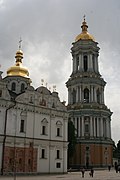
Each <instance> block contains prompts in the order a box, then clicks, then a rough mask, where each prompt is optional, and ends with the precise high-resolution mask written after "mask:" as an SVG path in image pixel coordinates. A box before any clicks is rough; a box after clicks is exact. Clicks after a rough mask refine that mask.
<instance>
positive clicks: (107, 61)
mask: <svg viewBox="0 0 120 180" xmlns="http://www.w3.org/2000/svg"><path fill="white" fill-rule="evenodd" d="M84 15H86V22H87V24H88V32H89V33H90V34H92V35H93V36H94V38H95V40H96V42H98V46H99V47H100V51H99V58H98V61H99V71H100V74H101V75H102V77H103V78H104V80H105V81H106V82H107V84H106V87H105V104H106V105H107V107H108V108H110V110H111V111H112V112H113V115H112V118H111V127H112V139H113V140H114V141H115V143H117V142H118V140H120V82H119V78H120V70H119V67H120V1H119V0H104V1H101V0H17V1H16V0H0V65H1V67H0V70H1V71H3V77H5V76H6V71H7V69H8V68H9V67H11V66H13V65H14V64H15V58H14V57H15V53H16V51H17V50H18V47H19V40H20V37H21V38H22V44H21V49H22V51H23V53H24V59H23V65H24V66H26V67H27V68H28V69H29V74H30V75H29V77H30V78H31V80H32V86H34V87H35V88H37V87H39V86H41V79H44V86H47V87H48V89H50V90H51V91H52V90H53V86H54V85H56V90H57V91H58V92H59V96H60V100H61V101H63V100H65V101H66V102H67V96H68V95H67V93H68V92H67V88H66V85H65V83H66V82H67V80H68V78H69V77H70V74H71V72H72V56H71V47H72V43H73V42H74V41H75V37H76V36H77V35H78V34H80V33H81V24H82V21H83V16H84Z"/></svg>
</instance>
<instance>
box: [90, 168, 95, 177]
mask: <svg viewBox="0 0 120 180" xmlns="http://www.w3.org/2000/svg"><path fill="white" fill-rule="evenodd" d="M93 174H94V169H93V168H91V170H90V176H91V177H93Z"/></svg>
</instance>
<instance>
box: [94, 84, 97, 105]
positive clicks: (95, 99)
mask: <svg viewBox="0 0 120 180" xmlns="http://www.w3.org/2000/svg"><path fill="white" fill-rule="evenodd" d="M94 101H95V102H97V96H96V88H95V87H94Z"/></svg>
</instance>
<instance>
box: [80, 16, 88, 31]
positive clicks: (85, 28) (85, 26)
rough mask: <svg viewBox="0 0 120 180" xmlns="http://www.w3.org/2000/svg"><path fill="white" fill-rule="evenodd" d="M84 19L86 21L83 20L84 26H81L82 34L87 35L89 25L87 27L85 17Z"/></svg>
mask: <svg viewBox="0 0 120 180" xmlns="http://www.w3.org/2000/svg"><path fill="white" fill-rule="evenodd" d="M83 18H84V19H83V22H82V26H81V28H82V32H84V33H87V28H88V25H87V23H86V21H85V15H84V16H83Z"/></svg>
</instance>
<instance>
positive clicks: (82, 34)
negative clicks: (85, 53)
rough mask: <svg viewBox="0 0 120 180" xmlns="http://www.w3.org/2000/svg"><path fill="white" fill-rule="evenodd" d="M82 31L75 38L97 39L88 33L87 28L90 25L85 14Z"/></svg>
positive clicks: (76, 39) (77, 39)
mask: <svg viewBox="0 0 120 180" xmlns="http://www.w3.org/2000/svg"><path fill="white" fill-rule="evenodd" d="M81 28H82V32H81V33H80V34H79V35H78V36H77V37H76V38H75V41H79V40H92V41H95V39H94V37H93V36H92V35H91V34H89V33H88V31H87V28H88V25H87V23H86V21H85V16H84V21H83V22H82V26H81Z"/></svg>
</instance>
